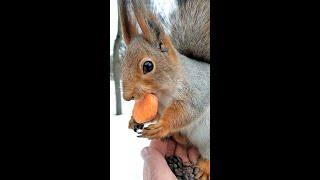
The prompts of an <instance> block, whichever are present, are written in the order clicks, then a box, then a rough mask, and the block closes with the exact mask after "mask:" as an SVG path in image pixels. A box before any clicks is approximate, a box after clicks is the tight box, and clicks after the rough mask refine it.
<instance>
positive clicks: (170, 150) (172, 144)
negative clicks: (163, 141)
mask: <svg viewBox="0 0 320 180" xmlns="http://www.w3.org/2000/svg"><path fill="white" fill-rule="evenodd" d="M167 142H168V144H167V153H166V155H168V156H171V155H174V152H175V150H176V146H177V143H176V142H174V141H172V140H167Z"/></svg>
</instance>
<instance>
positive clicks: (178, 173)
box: [174, 169, 182, 176]
mask: <svg viewBox="0 0 320 180" xmlns="http://www.w3.org/2000/svg"><path fill="white" fill-rule="evenodd" d="M174 172H175V173H174V174H175V175H176V176H182V171H181V169H175V170H174Z"/></svg>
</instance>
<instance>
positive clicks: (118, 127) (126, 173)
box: [105, 0, 175, 180]
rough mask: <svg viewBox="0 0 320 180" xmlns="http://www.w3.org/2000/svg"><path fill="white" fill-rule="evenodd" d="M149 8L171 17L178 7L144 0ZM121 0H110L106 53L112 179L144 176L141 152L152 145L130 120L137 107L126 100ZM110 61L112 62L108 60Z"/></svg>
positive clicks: (169, 2) (139, 179)
mask: <svg viewBox="0 0 320 180" xmlns="http://www.w3.org/2000/svg"><path fill="white" fill-rule="evenodd" d="M144 1H145V4H146V6H147V7H149V8H154V9H155V10H156V12H157V13H159V14H161V16H164V17H166V16H168V14H169V13H170V10H172V9H173V8H174V7H175V3H174V1H173V0H166V1H153V0H144ZM117 3H118V2H117V0H110V51H109V52H105V57H106V60H107V61H109V63H110V76H109V77H110V80H107V81H110V82H109V83H110V178H111V180H119V179H130V180H142V179H143V176H142V175H143V160H142V158H141V156H140V151H141V150H142V149H143V148H144V147H146V146H148V145H149V143H150V141H149V140H147V139H141V138H137V134H136V133H134V132H133V130H129V129H128V123H129V120H130V117H131V112H132V109H133V104H134V102H133V101H130V102H128V101H124V100H123V99H122V87H121V80H120V66H121V63H120V62H121V60H122V58H123V54H124V52H125V49H126V47H125V44H124V42H123V40H122V37H121V32H119V31H118V30H119V24H118V23H119V22H118V4H117ZM107 63H108V62H107Z"/></svg>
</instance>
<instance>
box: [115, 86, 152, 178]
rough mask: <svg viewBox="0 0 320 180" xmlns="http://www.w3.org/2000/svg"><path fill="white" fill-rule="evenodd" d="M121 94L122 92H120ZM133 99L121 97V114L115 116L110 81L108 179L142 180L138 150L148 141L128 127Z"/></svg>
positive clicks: (141, 167) (146, 144)
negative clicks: (138, 136) (126, 99)
mask: <svg viewBox="0 0 320 180" xmlns="http://www.w3.org/2000/svg"><path fill="white" fill-rule="evenodd" d="M121 94H122V93H121ZM121 99H122V98H121ZM133 103H134V102H133V101H130V102H127V101H124V100H123V99H122V113H123V114H122V115H119V116H116V115H115V112H116V109H115V90H114V81H110V131H111V132H110V179H111V180H119V179H130V180H142V179H143V178H142V175H143V160H142V158H141V155H140V151H141V150H142V148H144V147H145V146H148V145H149V143H150V141H149V140H147V139H142V138H137V134H136V133H134V132H133V130H129V129H128V122H129V120H130V116H131V112H132V108H133Z"/></svg>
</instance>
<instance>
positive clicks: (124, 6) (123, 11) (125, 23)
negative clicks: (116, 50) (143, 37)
mask: <svg viewBox="0 0 320 180" xmlns="http://www.w3.org/2000/svg"><path fill="white" fill-rule="evenodd" d="M118 4H119V20H120V22H121V29H122V36H123V39H124V42H125V43H126V45H128V44H129V43H130V42H131V40H132V38H133V37H134V36H136V35H137V34H138V30H137V28H136V26H135V24H136V23H135V22H134V20H133V18H132V17H131V15H130V12H129V11H128V3H127V1H126V0H118Z"/></svg>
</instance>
